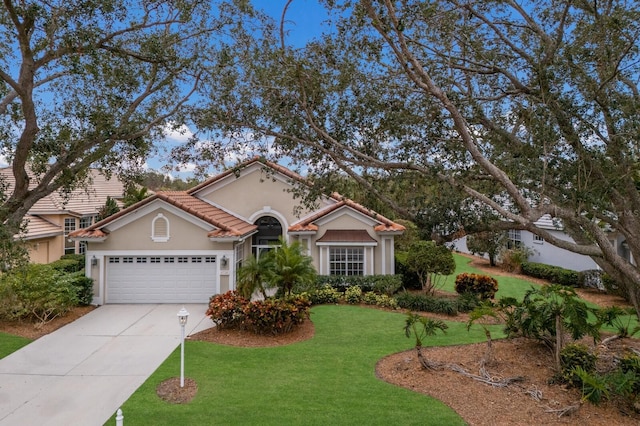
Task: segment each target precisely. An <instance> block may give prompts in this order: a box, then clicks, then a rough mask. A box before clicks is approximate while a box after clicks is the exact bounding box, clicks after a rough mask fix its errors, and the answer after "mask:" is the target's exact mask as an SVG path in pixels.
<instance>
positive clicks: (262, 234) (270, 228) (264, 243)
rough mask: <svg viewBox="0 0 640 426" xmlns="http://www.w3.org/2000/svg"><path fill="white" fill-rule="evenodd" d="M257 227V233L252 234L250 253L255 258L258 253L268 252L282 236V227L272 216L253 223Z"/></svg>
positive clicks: (263, 217)
mask: <svg viewBox="0 0 640 426" xmlns="http://www.w3.org/2000/svg"><path fill="white" fill-rule="evenodd" d="M254 224H255V225H258V232H257V233H255V234H253V240H252V249H253V250H252V251H253V254H254V255H255V256H256V257H260V253H261V252H264V251H266V250H269V249H270V248H272V247H273V244H274V243H276V242H277V241H278V239H279V238H280V237H281V236H282V225H281V224H280V221H278V219H276V218H275V217H273V216H262V217H260V218H258V220H256V221H255V222H254Z"/></svg>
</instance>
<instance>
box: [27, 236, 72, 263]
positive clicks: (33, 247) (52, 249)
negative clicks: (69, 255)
mask: <svg viewBox="0 0 640 426" xmlns="http://www.w3.org/2000/svg"><path fill="white" fill-rule="evenodd" d="M63 245H64V238H63V237H62V235H60V236H57V237H52V238H42V239H38V240H30V241H29V242H27V250H28V252H29V261H31V262H32V263H51V262H54V261H56V260H58V259H60V257H62V255H63V254H64V249H63Z"/></svg>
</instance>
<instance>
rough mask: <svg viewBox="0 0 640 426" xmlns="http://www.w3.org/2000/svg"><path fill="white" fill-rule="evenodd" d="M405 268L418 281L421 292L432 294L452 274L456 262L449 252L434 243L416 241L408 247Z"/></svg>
mask: <svg viewBox="0 0 640 426" xmlns="http://www.w3.org/2000/svg"><path fill="white" fill-rule="evenodd" d="M407 267H408V268H409V270H410V271H413V272H415V273H416V274H417V275H418V278H419V279H420V284H421V285H422V290H424V292H425V293H433V292H434V291H435V290H436V289H437V288H438V287H439V286H440V285H441V283H442V282H443V280H444V278H445V277H446V276H447V275H451V274H453V272H454V271H455V269H456V262H455V260H454V258H453V254H452V253H451V250H449V249H448V248H447V247H445V246H444V245H438V244H436V243H435V242H434V241H416V242H415V243H413V244H411V246H410V247H409V254H408V255H407Z"/></svg>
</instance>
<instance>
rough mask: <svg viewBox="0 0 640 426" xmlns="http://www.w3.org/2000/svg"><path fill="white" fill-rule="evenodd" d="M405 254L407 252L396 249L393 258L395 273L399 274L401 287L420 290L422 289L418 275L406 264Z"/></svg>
mask: <svg viewBox="0 0 640 426" xmlns="http://www.w3.org/2000/svg"><path fill="white" fill-rule="evenodd" d="M407 256H408V253H407V252H404V251H396V253H395V259H394V260H395V270H396V275H399V276H400V281H401V287H404V288H405V289H407V290H420V289H422V284H421V283H420V277H418V274H417V273H416V272H414V271H412V270H411V269H410V268H409V266H407Z"/></svg>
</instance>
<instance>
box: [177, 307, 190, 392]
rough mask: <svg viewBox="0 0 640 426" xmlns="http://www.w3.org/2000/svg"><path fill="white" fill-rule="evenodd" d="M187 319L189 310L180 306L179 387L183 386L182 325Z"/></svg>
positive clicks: (185, 323)
mask: <svg viewBox="0 0 640 426" xmlns="http://www.w3.org/2000/svg"><path fill="white" fill-rule="evenodd" d="M187 319H189V312H187V310H186V309H185V308H184V306H183V307H182V309H180V312H178V322H179V323H180V328H181V331H182V334H181V335H182V337H181V339H180V387H181V388H183V387H184V326H185V325H187Z"/></svg>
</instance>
